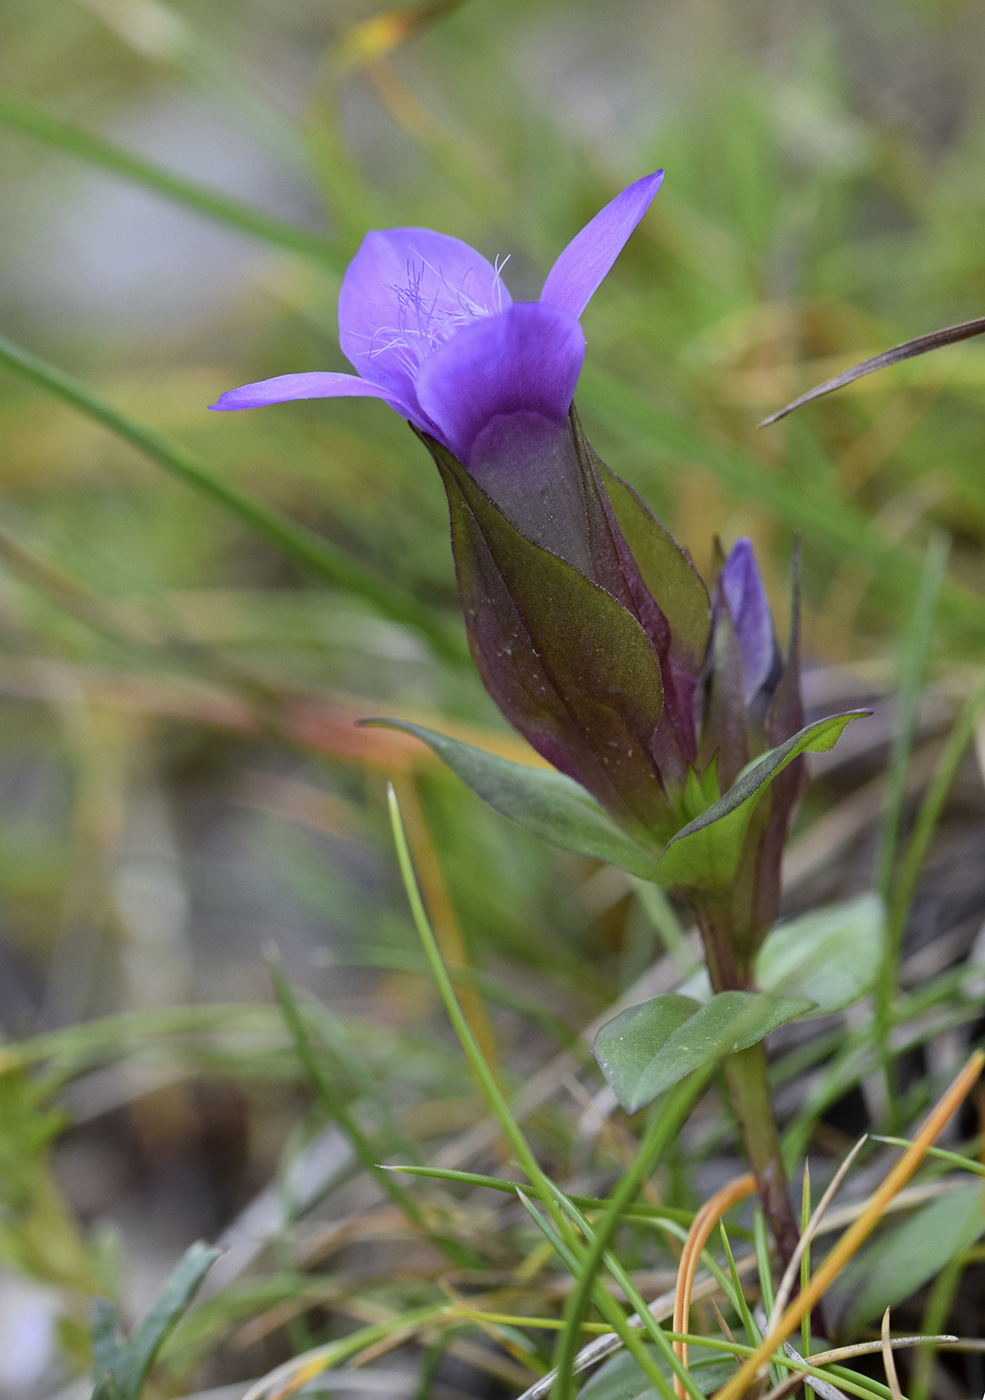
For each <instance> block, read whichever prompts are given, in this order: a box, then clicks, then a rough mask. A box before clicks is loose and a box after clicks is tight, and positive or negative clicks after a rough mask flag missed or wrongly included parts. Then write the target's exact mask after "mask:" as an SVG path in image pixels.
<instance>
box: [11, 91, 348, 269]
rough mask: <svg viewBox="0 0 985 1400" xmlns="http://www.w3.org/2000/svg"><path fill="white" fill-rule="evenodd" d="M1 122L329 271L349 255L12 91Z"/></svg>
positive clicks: (315, 235) (325, 239)
mask: <svg viewBox="0 0 985 1400" xmlns="http://www.w3.org/2000/svg"><path fill="white" fill-rule="evenodd" d="M0 122H2V123H3V124H4V125H5V126H7V127H9V128H11V129H12V130H14V131H19V132H22V133H23V134H24V135H27V136H33V137H34V138H35V139H36V140H38V141H43V142H44V144H45V145H46V146H50V147H52V148H53V149H54V150H56V151H60V152H62V154H63V155H69V156H74V157H75V158H76V159H79V160H84V161H86V162H87V163H88V164H89V165H94V166H96V167H98V169H100V170H106V171H108V172H109V173H110V174H112V175H119V176H121V177H122V178H123V179H125V180H129V181H131V182H132V183H134V184H137V185H141V186H142V187H143V188H144V189H146V190H151V191H152V192H153V193H154V194H159V195H161V196H162V197H163V198H165V199H169V200H171V201H172V202H174V203H176V204H182V205H184V206H185V208H186V209H193V210H194V211H195V212H196V213H198V214H204V215H206V217H208V218H210V219H217V220H218V221H219V222H220V223H223V224H226V225H227V226H228V227H230V228H234V229H237V230H238V231H239V232H240V233H245V234H248V235H249V236H250V237H252V238H259V239H261V240H262V241H263V242H264V243H269V244H271V245H272V246H273V247H276V248H283V249H285V250H286V251H288V252H291V253H301V254H303V255H304V256H305V257H309V258H314V259H315V261H317V262H319V263H321V264H322V265H323V266H325V267H328V268H331V270H332V271H333V272H343V271H344V270H345V266H346V263H347V262H348V260H349V259H348V254H347V253H346V251H345V250H344V249H343V248H341V247H340V246H339V245H338V244H336V243H335V242H333V241H332V240H331V239H330V238H328V237H326V236H325V235H324V234H320V233H314V232H311V231H310V230H308V229H305V228H300V227H299V226H298V225H297V224H292V223H289V222H288V221H287V220H286V219H279V218H278V217H277V215H276V214H268V213H267V212H266V211H265V210H263V209H257V208H256V207H255V206H253V205H251V204H246V203H244V202H243V201H242V200H239V199H234V198H233V197H232V196H231V195H226V194H222V193H220V192H219V191H218V190H214V189H211V188H210V187H209V186H208V185H203V184H200V183H199V182H198V181H197V180H189V179H187V178H186V177H185V176H183V175H176V174H174V173H173V172H172V171H170V170H165V169H164V167H163V166H160V165H158V164H156V163H155V162H154V161H151V160H147V159H146V158H145V157H144V156H139V155H135V154H134V153H133V152H132V151H128V150H126V149H125V148H124V147H122V146H118V145H116V144H115V142H112V141H107V140H106V138H105V137H103V136H97V135H96V134H95V133H94V132H90V131H86V130H85V128H84V127H81V126H78V125H76V123H75V122H72V121H68V120H66V118H64V117H59V116H56V115H55V113H53V112H49V111H47V110H46V109H45V108H44V107H41V106H39V105H38V104H37V103H35V102H31V101H29V100H28V99H27V98H24V97H19V96H15V95H14V94H13V93H11V92H4V91H0Z"/></svg>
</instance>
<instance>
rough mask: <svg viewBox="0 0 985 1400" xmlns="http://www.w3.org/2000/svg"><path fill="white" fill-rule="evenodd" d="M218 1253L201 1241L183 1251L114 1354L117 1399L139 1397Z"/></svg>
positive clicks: (114, 1379)
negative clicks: (168, 1275)
mask: <svg viewBox="0 0 985 1400" xmlns="http://www.w3.org/2000/svg"><path fill="white" fill-rule="evenodd" d="M221 1253H222V1250H221V1249H214V1248H212V1247H211V1246H209V1245H205V1244H202V1242H201V1241H199V1242H198V1243H197V1244H193V1245H192V1246H191V1248H190V1249H187V1250H186V1251H185V1253H184V1255H183V1256H182V1258H181V1261H180V1262H179V1264H178V1266H177V1268H176V1269H175V1270H174V1272H173V1273H172V1275H171V1277H170V1278H169V1279H168V1281H167V1283H166V1284H165V1285H164V1287H163V1288H162V1290H161V1292H160V1293H159V1294H158V1296H157V1298H156V1299H155V1300H154V1302H153V1303H152V1304H151V1306H150V1310H149V1311H148V1313H147V1315H146V1316H145V1317H144V1319H143V1320H142V1321H141V1322H140V1323H139V1324H138V1325H137V1327H136V1328H135V1329H134V1331H133V1334H132V1336H131V1337H130V1339H129V1341H127V1342H126V1343H125V1344H124V1345H123V1346H122V1347H121V1348H120V1349H119V1351H118V1353H117V1358H116V1361H115V1363H114V1364H113V1370H112V1372H111V1373H110V1379H111V1380H112V1381H114V1382H115V1393H116V1395H117V1396H118V1397H119V1400H139V1396H140V1392H141V1390H142V1389H143V1385H144V1381H145V1380H146V1379H147V1373H148V1371H149V1370H150V1368H151V1366H152V1365H153V1363H154V1358H155V1357H156V1356H157V1353H158V1351H160V1349H161V1346H162V1345H163V1344H164V1342H165V1340H166V1339H167V1336H168V1334H169V1333H170V1332H171V1330H172V1328H173V1327H174V1325H175V1323H176V1322H177V1321H178V1319H179V1318H180V1317H181V1315H182V1313H183V1312H184V1311H185V1309H186V1308H187V1307H188V1304H189V1303H190V1302H191V1300H192V1298H193V1297H194V1296H195V1293H196V1291H197V1290H198V1286H199V1284H200V1283H201V1282H202V1280H203V1278H204V1277H205V1275H206V1274H207V1273H208V1271H209V1270H210V1269H211V1267H212V1265H213V1264H214V1263H215V1261H216V1260H217V1259H218V1258H219V1255H220V1254H221Z"/></svg>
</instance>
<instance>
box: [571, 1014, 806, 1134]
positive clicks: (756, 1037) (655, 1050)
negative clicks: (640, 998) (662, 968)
mask: <svg viewBox="0 0 985 1400" xmlns="http://www.w3.org/2000/svg"><path fill="white" fill-rule="evenodd" d="M813 1005H814V1003H813V1002H811V1001H807V1000H805V999H803V998H800V997H774V996H770V995H769V994H768V993H766V992H722V993H720V995H718V996H716V997H712V999H711V1001H709V1002H708V1003H707V1005H706V1006H701V1005H700V1004H699V1003H698V1002H696V1001H692V1000H691V998H690V997H682V996H679V995H675V994H673V993H670V994H668V995H666V996H660V997H654V998H653V999H652V1000H651V1001H645V1002H642V1003H641V1004H640V1005H639V1006H630V1007H628V1008H627V1010H625V1011H622V1012H620V1014H619V1015H618V1016H616V1017H614V1018H613V1019H612V1020H611V1021H607V1022H606V1024H605V1025H604V1026H603V1027H602V1029H601V1030H600V1031H599V1033H598V1035H597V1036H596V1037H595V1044H594V1045H593V1046H592V1050H593V1053H594V1055H595V1058H596V1059H597V1060H598V1062H599V1067H600V1068H601V1070H602V1073H603V1074H604V1075H605V1077H606V1079H607V1080H608V1081H609V1083H610V1084H611V1086H612V1088H613V1090H614V1091H615V1094H616V1097H617V1099H618V1100H619V1102H620V1103H621V1104H622V1106H623V1108H624V1109H625V1110H626V1112H627V1113H635V1112H636V1111H637V1109H640V1108H642V1107H643V1106H644V1105H645V1104H648V1103H651V1102H652V1100H653V1099H655V1098H656V1097H657V1095H658V1094H661V1093H663V1091H664V1090H665V1089H669V1088H670V1086H671V1085H672V1084H676V1083H677V1082H678V1080H681V1079H683V1078H684V1076H685V1075H686V1074H690V1072H691V1070H693V1069H698V1068H699V1067H700V1066H701V1065H706V1064H709V1063H711V1062H712V1061H715V1060H720V1059H724V1057H725V1056H726V1055H732V1054H734V1053H735V1052H736V1051H737V1050H745V1049H747V1048H748V1047H749V1046H750V1045H755V1044H756V1042H757V1041H760V1040H762V1039H763V1037H764V1036H767V1035H769V1033H770V1031H774V1030H776V1028H777V1026H782V1025H783V1024H784V1022H785V1021H791V1020H793V1018H794V1017H795V1016H801V1015H803V1013H804V1012H805V1011H809V1010H810V1009H811V1008H812V1007H813Z"/></svg>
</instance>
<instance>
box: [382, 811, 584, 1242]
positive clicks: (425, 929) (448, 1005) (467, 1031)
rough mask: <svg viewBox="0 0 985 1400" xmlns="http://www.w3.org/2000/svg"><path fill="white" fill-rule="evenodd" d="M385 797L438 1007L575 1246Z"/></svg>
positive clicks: (561, 1228) (540, 1191)
mask: <svg viewBox="0 0 985 1400" xmlns="http://www.w3.org/2000/svg"><path fill="white" fill-rule="evenodd" d="M388 798H389V804H390V823H391V826H392V829H393V840H394V845H395V846H396V848H397V862H398V864H399V866H400V874H401V876H402V877H403V882H404V889H405V890H406V892H407V900H408V903H409V904H410V912H411V917H412V918H413V920H414V926H415V927H416V929H417V933H418V936H419V937H420V940H421V945H422V947H423V949H424V955H425V957H426V958H427V960H428V965H429V967H430V969H431V975H432V976H433V978H434V981H435V985H436V986H437V989H438V995H439V996H440V997H441V1001H442V1005H443V1006H444V1008H445V1012H446V1013H447V1016H448V1019H449V1020H450V1021H451V1023H452V1026H453V1028H454V1030H455V1034H456V1035H457V1036H458V1040H459V1044H460V1045H461V1047H462V1049H463V1050H464V1051H465V1055H466V1058H467V1059H468V1062H469V1064H470V1065H471V1066H472V1071H473V1073H474V1074H475V1077H476V1079H477V1081H478V1083H479V1087H480V1089H481V1090H482V1093H483V1095H484V1097H485V1099H486V1102H487V1103H488V1105H489V1107H490V1109H491V1110H492V1112H493V1114H494V1115H495V1118H496V1121H497V1122H498V1123H499V1125H500V1127H501V1128H502V1130H503V1134H504V1136H505V1137H506V1140H507V1142H508V1143H509V1144H510V1146H511V1147H512V1148H513V1151H514V1152H515V1153H516V1158H517V1161H518V1162H519V1163H520V1166H521V1167H522V1168H523V1170H524V1172H525V1173H526V1176H527V1180H528V1181H529V1182H530V1184H531V1185H532V1186H533V1187H534V1189H535V1190H536V1192H537V1195H538V1197H539V1199H540V1201H541V1203H542V1205H543V1206H544V1208H545V1210H546V1211H547V1213H548V1215H549V1216H550V1217H551V1223H552V1225H553V1226H554V1229H555V1230H556V1231H557V1233H558V1235H559V1236H560V1237H561V1238H562V1239H563V1240H565V1242H566V1243H567V1244H568V1245H569V1246H571V1245H573V1244H575V1235H574V1231H573V1230H572V1228H571V1225H570V1224H569V1222H568V1220H567V1217H566V1216H565V1214H564V1212H563V1211H561V1210H559V1209H558V1206H557V1202H556V1201H555V1199H554V1194H553V1191H552V1188H551V1184H550V1182H549V1181H548V1179H547V1177H546V1176H545V1174H544V1172H543V1171H542V1170H541V1167H540V1164H539V1163H538V1161H537V1159H536V1157H535V1156H534V1154H533V1152H532V1150H531V1148H530V1146H529V1144H528V1142H527V1140H526V1138H525V1137H524V1135H523V1133H522V1131H521V1129H520V1125H519V1123H517V1121H516V1119H515V1118H514V1116H513V1114H512V1112H511V1110H510V1106H509V1104H508V1103H507V1101H506V1096H505V1094H504V1093H503V1091H502V1089H501V1088H500V1086H499V1082H498V1080H497V1079H496V1076H495V1074H494V1073H493V1071H492V1070H491V1069H490V1067H489V1065H488V1063H487V1062H486V1059H485V1056H484V1055H483V1053H482V1050H481V1049H480V1047H479V1044H478V1042H477V1040H476V1038H475V1036H474V1035H473V1034H472V1028H471V1026H470V1025H469V1023H468V1020H467V1019H466V1016H465V1013H464V1011H463V1010H462V1008H461V1005H460V1004H459V1000H458V997H457V996H456V995H455V988H454V986H453V985H452V980H451V978H450V977H449V975H448V969H447V968H446V967H445V963H444V959H443V958H442V956H441V950H440V949H439V947H438V940H437V939H436V938H435V936H434V930H433V929H432V928H431V921H430V920H429V918H428V915H427V910H426V909H425V907H424V900H423V899H422V898H421V892H420V889H419V888H418V884H417V877H416V875H415V874H414V865H413V862H412V860H411V856H410V847H409V846H408V844H407V834H406V832H405V830H404V823H403V818H402V817H401V815H400V805H399V803H398V802H397V795H396V793H395V792H394V789H393V785H392V784H390V785H389V786H388Z"/></svg>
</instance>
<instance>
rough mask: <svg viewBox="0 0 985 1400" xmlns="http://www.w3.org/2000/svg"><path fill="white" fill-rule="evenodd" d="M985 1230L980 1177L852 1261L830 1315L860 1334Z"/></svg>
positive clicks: (833, 1296)
mask: <svg viewBox="0 0 985 1400" xmlns="http://www.w3.org/2000/svg"><path fill="white" fill-rule="evenodd" d="M983 1232H985V1210H983V1200H982V1186H981V1182H980V1181H979V1182H973V1183H971V1184H970V1185H968V1186H965V1187H962V1188H961V1189H960V1190H958V1191H954V1192H951V1193H949V1194H948V1195H946V1196H942V1197H941V1198H940V1199H939V1200H936V1201H931V1203H930V1204H929V1205H926V1206H923V1207H922V1209H920V1210H918V1211H917V1212H916V1213H915V1214H914V1215H912V1216H911V1217H910V1219H909V1220H907V1221H906V1222H905V1223H904V1224H902V1225H897V1226H896V1227H895V1228H894V1229H891V1230H888V1231H887V1232H886V1233H885V1234H883V1235H880V1236H879V1238H878V1239H877V1240H876V1241H875V1242H874V1243H873V1244H871V1245H870V1246H869V1247H868V1249H866V1250H865V1251H864V1252H863V1253H861V1254H859V1255H858V1256H857V1257H856V1258H855V1259H853V1260H852V1262H851V1263H850V1264H849V1265H848V1267H847V1268H846V1269H845V1271H844V1273H843V1274H842V1275H841V1276H840V1278H839V1279H838V1280H837V1281H836V1283H835V1284H833V1285H832V1288H831V1290H830V1292H829V1294H828V1297H829V1298H830V1299H831V1304H830V1308H831V1311H830V1312H829V1316H838V1315H839V1314H840V1324H839V1326H840V1330H844V1331H845V1332H846V1333H855V1332H857V1331H858V1329H859V1328H860V1327H864V1326H865V1325H866V1324H867V1323H869V1322H872V1321H874V1320H875V1319H876V1318H878V1317H881V1315H882V1314H883V1313H884V1312H885V1310H886V1309H887V1308H892V1307H895V1306H896V1304H897V1303H901V1302H903V1300H904V1299H906V1298H909V1297H910V1295H911V1294H913V1293H915V1292H916V1291H917V1289H918V1288H921V1287H922V1286H923V1284H925V1283H927V1282H928V1281H929V1280H930V1279H932V1278H935V1277H936V1275H937V1274H939V1273H940V1271H941V1269H943V1268H944V1266H945V1264H947V1263H949V1262H950V1260H952V1259H954V1258H955V1257H956V1256H957V1255H959V1254H963V1253H964V1251H965V1250H966V1249H970V1248H971V1246H972V1245H973V1244H974V1243H975V1241H976V1240H977V1239H979V1238H980V1237H981V1235H982V1234H983ZM825 1306H826V1307H828V1306H829V1304H828V1303H827V1301H826V1303H825Z"/></svg>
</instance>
